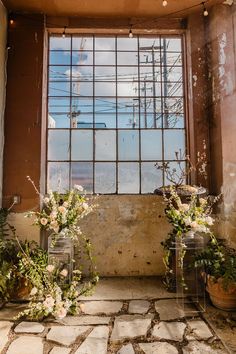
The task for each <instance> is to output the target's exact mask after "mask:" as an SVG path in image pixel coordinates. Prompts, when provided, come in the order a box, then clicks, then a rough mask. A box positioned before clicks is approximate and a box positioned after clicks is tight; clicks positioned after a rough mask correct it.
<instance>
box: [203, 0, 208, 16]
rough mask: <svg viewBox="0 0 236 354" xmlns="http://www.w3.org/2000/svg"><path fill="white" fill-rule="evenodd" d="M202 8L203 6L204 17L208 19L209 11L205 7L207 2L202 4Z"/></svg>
mask: <svg viewBox="0 0 236 354" xmlns="http://www.w3.org/2000/svg"><path fill="white" fill-rule="evenodd" d="M202 6H203V16H205V17H207V16H208V11H207V8H206V6H205V2H202Z"/></svg>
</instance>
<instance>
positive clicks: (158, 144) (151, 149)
mask: <svg viewBox="0 0 236 354" xmlns="http://www.w3.org/2000/svg"><path fill="white" fill-rule="evenodd" d="M141 159H142V160H160V159H162V133H161V131H159V130H157V131H156V130H142V131H141Z"/></svg>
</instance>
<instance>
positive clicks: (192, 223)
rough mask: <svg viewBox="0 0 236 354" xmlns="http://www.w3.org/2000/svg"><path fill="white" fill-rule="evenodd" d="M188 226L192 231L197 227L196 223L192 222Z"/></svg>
mask: <svg viewBox="0 0 236 354" xmlns="http://www.w3.org/2000/svg"><path fill="white" fill-rule="evenodd" d="M189 226H191V227H192V228H193V229H196V228H197V227H198V226H199V225H198V223H197V222H196V221H192V222H191V223H190V224H189Z"/></svg>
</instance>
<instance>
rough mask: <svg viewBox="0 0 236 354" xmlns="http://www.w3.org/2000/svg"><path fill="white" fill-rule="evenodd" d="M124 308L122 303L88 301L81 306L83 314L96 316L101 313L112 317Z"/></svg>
mask: <svg viewBox="0 0 236 354" xmlns="http://www.w3.org/2000/svg"><path fill="white" fill-rule="evenodd" d="M122 307H123V302H121V301H87V302H84V303H81V304H80V308H81V310H82V312H83V313H85V314H87V315H96V314H99V313H102V314H105V315H110V314H116V313H118V312H119V311H120V310H121V309H122Z"/></svg>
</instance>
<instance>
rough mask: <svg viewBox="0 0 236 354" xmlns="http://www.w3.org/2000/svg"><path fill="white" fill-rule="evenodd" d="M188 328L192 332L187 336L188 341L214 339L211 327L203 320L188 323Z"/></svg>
mask: <svg viewBox="0 0 236 354" xmlns="http://www.w3.org/2000/svg"><path fill="white" fill-rule="evenodd" d="M188 326H189V328H190V330H191V333H190V334H189V335H187V336H186V337H187V340H196V339H203V340H207V339H209V338H211V337H213V334H212V332H211V331H210V329H209V327H208V326H207V324H206V323H205V322H204V321H202V320H194V321H188Z"/></svg>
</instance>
